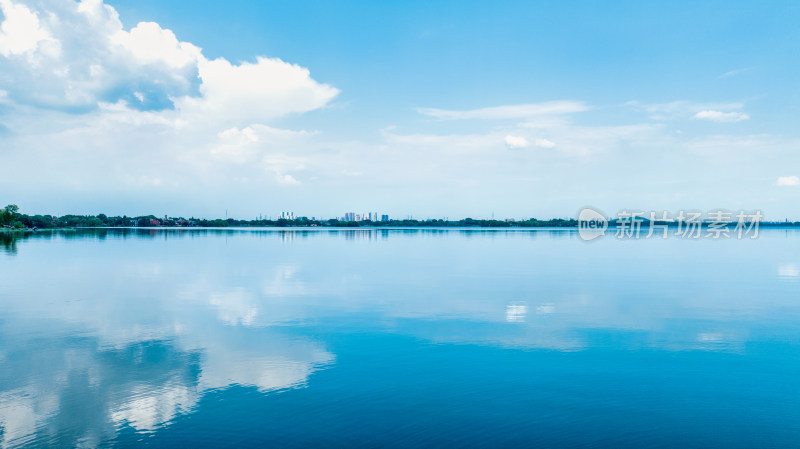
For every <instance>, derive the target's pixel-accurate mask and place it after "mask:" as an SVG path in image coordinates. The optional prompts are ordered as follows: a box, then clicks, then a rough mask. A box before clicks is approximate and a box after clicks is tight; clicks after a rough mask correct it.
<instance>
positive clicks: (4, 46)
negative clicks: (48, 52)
mask: <svg viewBox="0 0 800 449" xmlns="http://www.w3.org/2000/svg"><path fill="white" fill-rule="evenodd" d="M0 10H2V12H3V16H5V20H3V23H2V25H0V54H2V55H3V56H5V57H9V56H11V55H20V54H24V53H29V52H31V51H34V50H36V48H37V47H38V46H39V43H40V42H42V41H46V40H48V39H50V34H49V33H47V32H46V31H45V30H43V29H42V28H41V27H40V25H39V17H38V16H37V15H36V14H35V13H33V12H32V11H31V10H30V9H28V8H27V7H25V5H19V4H15V3H12V2H11V0H0Z"/></svg>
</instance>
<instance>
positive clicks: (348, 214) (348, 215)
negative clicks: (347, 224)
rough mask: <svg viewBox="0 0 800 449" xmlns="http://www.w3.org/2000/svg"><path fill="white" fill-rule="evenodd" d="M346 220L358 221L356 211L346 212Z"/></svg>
mask: <svg viewBox="0 0 800 449" xmlns="http://www.w3.org/2000/svg"><path fill="white" fill-rule="evenodd" d="M344 221H356V214H355V212H346V213H345V214H344Z"/></svg>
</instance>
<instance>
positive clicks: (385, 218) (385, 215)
mask: <svg viewBox="0 0 800 449" xmlns="http://www.w3.org/2000/svg"><path fill="white" fill-rule="evenodd" d="M381 221H389V216H388V215H387V214H383V215H381Z"/></svg>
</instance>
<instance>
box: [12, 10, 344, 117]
mask: <svg viewBox="0 0 800 449" xmlns="http://www.w3.org/2000/svg"><path fill="white" fill-rule="evenodd" d="M12 1H13V0H0V6H1V7H2V9H3V13H4V15H5V20H4V21H3V23H2V25H0V55H2V56H0V71H2V72H3V74H4V76H3V78H2V80H0V89H4V90H6V91H8V97H9V99H10V101H12V102H14V103H16V104H19V105H33V106H35V107H37V108H51V109H60V110H67V111H70V112H87V111H91V110H95V109H97V108H98V107H99V105H100V104H101V103H117V102H119V101H124V102H125V103H126V104H127V105H128V106H129V107H130V108H131V109H139V110H170V109H173V108H174V109H177V110H178V112H179V113H181V114H182V115H183V116H185V117H184V119H186V120H195V121H202V122H203V123H208V122H209V121H225V123H228V124H234V123H237V122H238V123H242V124H244V125H247V124H251V123H259V122H263V121H265V120H270V119H273V118H275V117H279V116H283V115H287V114H293V113H302V112H307V111H310V110H313V109H318V108H321V107H323V106H325V105H326V104H327V103H328V102H329V101H330V100H332V99H333V98H334V97H335V96H336V95H338V93H339V91H338V90H337V89H335V88H334V87H331V86H328V85H326V84H321V83H317V82H316V81H315V80H313V79H312V78H311V77H310V73H309V71H308V70H307V69H305V68H303V67H299V66H297V65H294V64H289V63H286V62H284V61H282V60H280V59H277V58H263V57H259V58H257V59H256V60H255V62H244V63H241V64H234V63H231V62H229V61H227V60H225V59H224V58H218V59H214V60H208V59H206V58H205V56H204V55H203V54H202V50H201V49H200V48H199V47H197V46H196V45H193V44H191V43H189V42H182V41H180V40H179V39H178V37H177V36H175V34H174V33H173V32H172V31H171V30H168V29H165V28H162V27H161V26H160V25H159V24H157V23H154V22H141V23H139V24H138V25H136V26H135V27H133V28H132V29H131V30H129V31H127V30H125V29H123V26H122V22H121V21H120V19H119V16H118V14H117V12H116V10H114V8H112V7H110V6H108V5H105V4H104V3H103V2H102V1H100V0H84V1H82V2H80V3H77V2H73V1H55V0H50V1H43V2H41V3H36V4H34V5H32V6H31V7H30V8H32V9H28V7H26V6H22V5H17V4H15V3H12ZM23 53H24V56H25V57H18V55H20V54H23Z"/></svg>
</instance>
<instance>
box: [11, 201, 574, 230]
mask: <svg viewBox="0 0 800 449" xmlns="http://www.w3.org/2000/svg"><path fill="white" fill-rule="evenodd" d="M577 225H578V222H577V220H575V219H566V218H556V219H550V220H537V219H535V218H531V219H527V220H521V221H507V220H479V219H473V218H464V219H462V220H443V219H429V220H414V219H402V220H387V221H370V220H364V221H341V220H338V219H335V218H333V219H330V220H311V219H309V218H307V217H299V218H295V219H291V220H289V219H285V218H281V219H277V220H266V219H255V220H237V219H234V218H228V219H221V218H216V219H206V218H194V217H191V218H184V217H157V216H155V215H144V216H137V217H129V216H127V215H123V216H115V217H109V216H107V215H106V214H98V215H72V214H69V215H62V216H55V215H26V214H23V213H20V212H19V207H18V206H17V205H14V204H10V205H8V206H6V207H5V208H3V209H2V210H0V226H2V227H4V228H7V229H54V228H92V227H112V228H116V227H216V228H226V227H256V226H276V227H290V226H328V227H348V228H349V227H354V228H355V227H363V226H374V227H485V228H511V227H523V228H530V227H575V226H577Z"/></svg>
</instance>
